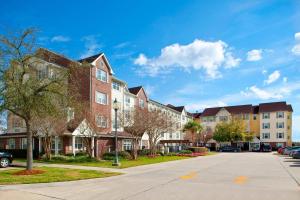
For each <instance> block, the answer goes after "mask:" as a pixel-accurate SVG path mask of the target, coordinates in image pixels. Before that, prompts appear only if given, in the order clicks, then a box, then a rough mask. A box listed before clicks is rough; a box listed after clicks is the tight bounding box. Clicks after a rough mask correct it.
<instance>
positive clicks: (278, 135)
mask: <svg viewBox="0 0 300 200" xmlns="http://www.w3.org/2000/svg"><path fill="white" fill-rule="evenodd" d="M276 136H277V138H278V139H283V138H284V133H277V134H276Z"/></svg>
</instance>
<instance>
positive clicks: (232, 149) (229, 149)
mask: <svg viewBox="0 0 300 200" xmlns="http://www.w3.org/2000/svg"><path fill="white" fill-rule="evenodd" d="M219 151H220V152H240V151H241V149H240V148H238V147H232V146H225V147H221V148H220V149H219Z"/></svg>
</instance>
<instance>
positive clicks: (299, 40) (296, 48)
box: [291, 32, 300, 56]
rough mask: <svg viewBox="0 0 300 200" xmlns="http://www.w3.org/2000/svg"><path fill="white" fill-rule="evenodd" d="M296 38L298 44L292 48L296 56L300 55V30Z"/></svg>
mask: <svg viewBox="0 0 300 200" xmlns="http://www.w3.org/2000/svg"><path fill="white" fill-rule="evenodd" d="M295 40H296V42H297V43H296V44H295V46H294V47H293V48H292V50H291V51H292V53H293V54H294V55H296V56H300V32H298V33H295Z"/></svg>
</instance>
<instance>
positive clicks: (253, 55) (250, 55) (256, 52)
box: [247, 49, 262, 62]
mask: <svg viewBox="0 0 300 200" xmlns="http://www.w3.org/2000/svg"><path fill="white" fill-rule="evenodd" d="M261 59H262V50H261V49H253V50H251V51H248V52H247V61H251V62H253V61H259V60H261Z"/></svg>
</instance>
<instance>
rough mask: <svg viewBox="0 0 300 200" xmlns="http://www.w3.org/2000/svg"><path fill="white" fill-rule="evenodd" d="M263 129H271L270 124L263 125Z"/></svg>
mask: <svg viewBox="0 0 300 200" xmlns="http://www.w3.org/2000/svg"><path fill="white" fill-rule="evenodd" d="M262 128H263V129H269V128H270V123H263V124H262Z"/></svg>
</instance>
